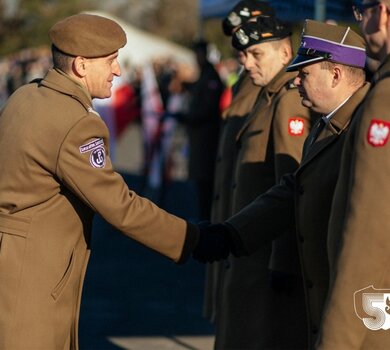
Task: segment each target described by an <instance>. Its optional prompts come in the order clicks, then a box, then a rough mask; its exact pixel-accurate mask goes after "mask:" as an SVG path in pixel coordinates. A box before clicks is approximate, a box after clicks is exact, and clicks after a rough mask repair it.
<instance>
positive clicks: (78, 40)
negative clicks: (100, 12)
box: [49, 13, 127, 58]
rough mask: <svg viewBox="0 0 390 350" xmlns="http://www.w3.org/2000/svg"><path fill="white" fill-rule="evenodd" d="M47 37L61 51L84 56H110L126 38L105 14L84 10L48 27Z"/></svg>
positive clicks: (120, 28)
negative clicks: (88, 12)
mask: <svg viewBox="0 0 390 350" xmlns="http://www.w3.org/2000/svg"><path fill="white" fill-rule="evenodd" d="M49 37H50V40H51V42H52V43H53V45H54V46H56V47H57V48H58V49H60V50H61V51H62V52H64V53H66V54H68V55H72V56H82V57H86V58H92V57H102V56H107V55H110V54H112V53H113V52H115V51H117V50H119V49H120V48H121V47H123V46H124V45H125V44H126V41H127V40H126V34H125V32H124V30H123V29H122V27H121V26H120V25H119V24H117V23H116V22H114V21H112V20H111V19H108V18H105V17H101V16H96V15H90V14H85V13H82V14H78V15H74V16H70V17H67V18H65V19H63V20H62V21H60V22H57V23H56V24H54V25H53V26H52V27H51V28H50V31H49Z"/></svg>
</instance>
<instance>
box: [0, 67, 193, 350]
mask: <svg viewBox="0 0 390 350" xmlns="http://www.w3.org/2000/svg"><path fill="white" fill-rule="evenodd" d="M108 144H109V134H108V129H107V127H106V125H105V123H104V122H103V120H102V119H101V118H100V116H99V115H98V114H97V113H96V112H94V111H93V110H92V108H91V98H90V97H89V95H88V93H87V92H86V91H85V90H84V89H83V88H82V87H81V86H80V85H78V84H77V83H76V82H75V81H73V80H72V79H71V78H69V77H68V76H67V75H65V74H64V73H61V72H60V71H57V70H51V71H49V72H48V74H47V76H46V77H45V78H44V79H43V80H42V81H41V82H40V83H31V84H28V85H26V86H24V87H22V88H20V89H19V90H17V91H16V92H15V93H14V95H12V96H11V97H10V99H9V101H8V103H7V105H6V106H5V108H4V110H3V111H2V113H1V115H0V162H1V164H2V167H1V171H0V349H4V350H5V349H7V350H8V349H9V350H28V349H34V350H37V349H40V350H41V349H42V350H43V349H45V350H49V349H50V350H57V349H58V350H65V349H66V350H69V349H77V348H78V345H77V325H78V314H79V307H80V299H81V290H82V286H83V279H84V275H85V271H86V267H87V262H88V258H89V255H90V236H91V226H92V218H93V214H94V212H97V213H99V214H100V215H101V216H102V217H103V218H104V219H106V220H107V221H108V222H109V223H110V224H112V225H113V226H115V227H116V228H117V229H118V230H121V231H122V232H123V233H124V234H126V235H127V236H129V237H131V238H133V239H135V240H137V241H139V242H140V243H142V244H144V245H146V246H148V247H150V248H151V249H154V250H155V251H157V252H159V253H161V254H163V255H165V256H167V257H169V258H170V259H172V260H174V261H179V260H182V259H185V256H186V255H187V254H188V251H186V252H183V247H186V248H190V247H192V245H193V244H194V243H195V242H196V240H197V231H196V229H195V228H194V227H192V226H188V225H187V224H186V222H185V221H184V220H181V219H179V218H177V217H175V216H173V215H170V214H168V213H166V212H164V211H162V210H161V209H159V208H158V207H157V206H155V205H153V204H152V203H151V202H150V201H148V200H146V199H143V198H141V197H139V196H138V195H137V194H135V193H134V192H133V191H131V190H129V189H128V187H127V185H126V184H125V182H124V181H123V179H122V177H121V176H120V175H119V174H117V173H115V172H114V171H113V168H112V164H111V161H110V158H109V152H108ZM186 232H188V234H187V235H186Z"/></svg>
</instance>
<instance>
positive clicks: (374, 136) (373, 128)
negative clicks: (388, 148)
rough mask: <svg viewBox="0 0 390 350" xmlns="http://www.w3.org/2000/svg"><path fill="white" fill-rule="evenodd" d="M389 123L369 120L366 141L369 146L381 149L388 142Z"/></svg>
mask: <svg viewBox="0 0 390 350" xmlns="http://www.w3.org/2000/svg"><path fill="white" fill-rule="evenodd" d="M389 135H390V123H389V122H386V121H384V120H377V119H373V120H371V124H370V127H369V128H368V133H367V141H368V143H369V144H370V145H371V146H374V147H383V146H384V145H386V143H387V141H388V140H389Z"/></svg>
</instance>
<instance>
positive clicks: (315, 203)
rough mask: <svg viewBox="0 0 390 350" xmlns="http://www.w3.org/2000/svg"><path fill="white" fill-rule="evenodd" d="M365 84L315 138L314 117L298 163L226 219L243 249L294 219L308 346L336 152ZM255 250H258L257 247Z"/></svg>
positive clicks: (316, 317) (324, 274)
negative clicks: (280, 178) (253, 199)
mask: <svg viewBox="0 0 390 350" xmlns="http://www.w3.org/2000/svg"><path fill="white" fill-rule="evenodd" d="M368 88H369V84H365V85H364V86H363V87H362V88H360V89H359V90H357V91H356V92H355V93H354V94H353V95H352V96H351V97H350V99H349V100H348V101H347V102H346V103H345V104H344V105H343V106H342V107H341V108H340V109H339V110H337V111H336V112H335V114H334V115H333V117H332V118H331V119H330V121H329V122H328V124H326V126H325V127H324V128H323V129H322V131H320V133H319V135H318V137H316V135H315V134H316V133H317V128H318V126H319V125H320V123H321V120H318V121H317V123H316V124H315V125H314V126H313V128H312V131H311V133H310V135H309V136H308V138H307V140H306V141H305V145H304V155H303V158H302V162H301V165H300V167H299V168H298V169H297V171H296V172H295V173H294V174H288V175H285V176H284V177H283V178H282V181H281V182H280V183H279V184H278V185H276V186H274V187H273V188H271V189H270V190H269V191H268V192H266V193H265V194H264V195H262V196H259V197H258V198H256V200H255V201H254V202H253V203H251V205H249V206H247V207H246V208H245V209H243V210H242V211H241V212H240V213H238V214H237V215H235V216H234V217H233V218H231V219H229V220H228V221H227V222H228V224H229V225H231V226H232V227H234V229H235V230H236V231H237V232H238V233H239V235H240V237H241V238H242V240H243V242H244V245H245V247H246V249H247V250H248V251H249V252H254V251H256V250H257V249H258V248H259V247H263V246H266V245H267V244H268V242H270V241H272V240H273V239H274V238H275V237H277V236H278V235H280V234H282V233H283V232H284V231H285V230H286V228H287V227H289V226H290V225H293V224H294V222H295V225H296V232H297V235H296V236H297V237H296V238H297V241H298V246H299V252H300V258H301V263H302V268H303V275H304V287H305V295H306V307H307V310H308V325H309V327H308V331H309V342H310V344H314V341H315V339H316V336H317V335H318V329H319V326H320V321H321V315H322V310H323V307H324V303H325V300H326V295H327V292H328V285H329V268H328V258H327V249H326V244H327V243H326V241H327V228H328V220H329V216H330V211H331V204H332V200H333V194H334V190H335V186H336V182H337V179H338V176H339V165H340V159H341V151H342V148H343V145H344V141H345V136H346V134H347V130H348V127H349V125H350V121H351V118H352V116H353V113H354V111H355V110H356V108H357V106H358V105H359V104H360V103H361V101H362V100H363V98H364V96H365V95H366V93H367V91H368ZM260 249H261V248H260Z"/></svg>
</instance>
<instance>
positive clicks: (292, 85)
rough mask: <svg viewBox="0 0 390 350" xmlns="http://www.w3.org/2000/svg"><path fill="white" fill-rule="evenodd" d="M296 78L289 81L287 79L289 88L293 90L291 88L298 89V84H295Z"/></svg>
mask: <svg viewBox="0 0 390 350" xmlns="http://www.w3.org/2000/svg"><path fill="white" fill-rule="evenodd" d="M294 80H295V78H293V79H290V80H289V81H287V83H286V88H287V90H291V89H296V88H297V86H296V85H295V84H294Z"/></svg>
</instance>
